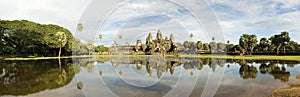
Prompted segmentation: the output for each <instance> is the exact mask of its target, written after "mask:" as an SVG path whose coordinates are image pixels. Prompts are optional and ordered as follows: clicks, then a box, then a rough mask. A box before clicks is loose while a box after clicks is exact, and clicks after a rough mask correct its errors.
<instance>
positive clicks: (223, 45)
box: [217, 43, 226, 52]
mask: <svg viewBox="0 0 300 97" xmlns="http://www.w3.org/2000/svg"><path fill="white" fill-rule="evenodd" d="M217 48H218V52H224V51H225V49H226V44H224V43H217Z"/></svg>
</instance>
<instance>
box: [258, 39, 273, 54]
mask: <svg viewBox="0 0 300 97" xmlns="http://www.w3.org/2000/svg"><path fill="white" fill-rule="evenodd" d="M269 47H270V41H269V40H268V39H267V38H265V37H263V38H261V39H260V41H259V44H258V49H259V50H260V51H267V50H268V49H269Z"/></svg>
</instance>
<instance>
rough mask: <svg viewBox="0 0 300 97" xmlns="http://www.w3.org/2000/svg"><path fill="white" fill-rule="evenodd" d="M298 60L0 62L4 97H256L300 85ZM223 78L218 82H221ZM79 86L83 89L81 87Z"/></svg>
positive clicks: (93, 59)
mask: <svg viewBox="0 0 300 97" xmlns="http://www.w3.org/2000/svg"><path fill="white" fill-rule="evenodd" d="M298 74H300V65H299V62H297V61H278V60H265V61H261V60H232V59H196V58H126V57H124V58H123V57H116V58H82V59H63V60H36V61H0V96H29V97H40V96H43V97H53V96H55V97H74V96H76V97H85V96H87V97H94V96H103V97H107V96H121V97H160V96H169V97H174V96H177V97H183V96H190V97H199V96H201V95H202V96H208V95H214V96H215V97H241V96H242V97H253V96H254V97H257V96H268V95H271V94H272V90H274V89H277V88H282V87H287V83H288V82H295V81H299V80H297V79H296V78H295V76H296V75H298ZM219 80H220V81H219ZM78 83H82V87H81V88H80V89H79V88H78Z"/></svg>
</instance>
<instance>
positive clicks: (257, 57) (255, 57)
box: [0, 54, 300, 61]
mask: <svg viewBox="0 0 300 97" xmlns="http://www.w3.org/2000/svg"><path fill="white" fill-rule="evenodd" d="M156 56H157V57H159V55H90V56H89V55H81V56H64V57H60V58H61V59H66V58H88V57H94V58H110V57H132V58H139V57H156ZM165 57H168V58H225V59H245V60H294V61H300V56H275V55H252V56H250V55H247V56H238V55H211V54H200V55H197V54H183V55H166V56H165ZM0 59H2V60H46V59H58V57H30V58H10V57H0Z"/></svg>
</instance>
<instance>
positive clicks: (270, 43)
mask: <svg viewBox="0 0 300 97" xmlns="http://www.w3.org/2000/svg"><path fill="white" fill-rule="evenodd" d="M102 37H103V36H102V34H100V35H99V38H100V39H101V38H102ZM119 37H122V36H120V35H119ZM190 37H191V38H192V37H193V34H191V35H190ZM178 44H179V45H181V46H182V48H181V51H180V52H183V53H228V54H239V55H252V54H276V55H279V54H286V53H287V54H291V53H297V54H300V45H299V44H298V43H297V42H295V41H293V40H291V38H290V36H289V33H288V32H281V33H280V34H276V35H273V36H271V37H263V38H261V39H260V40H258V39H257V36H256V35H253V34H243V35H242V36H240V39H239V44H237V45H235V44H231V43H230V41H229V40H228V41H227V43H222V42H215V39H214V37H213V38H212V42H209V43H203V42H201V41H196V42H193V41H184V42H183V43H178ZM91 51H92V52H100V53H102V52H109V47H106V46H104V45H99V46H94V45H93V42H92V41H88V42H87V43H82V42H81V41H80V40H79V39H75V38H73V36H72V33H71V32H70V31H69V30H67V29H66V28H63V27H60V26H58V25H53V24H39V23H35V22H32V21H27V20H13V21H9V20H0V56H1V55H2V56H7V55H8V56H60V54H62V55H71V54H73V55H82V54H89V53H90V52H91Z"/></svg>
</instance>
